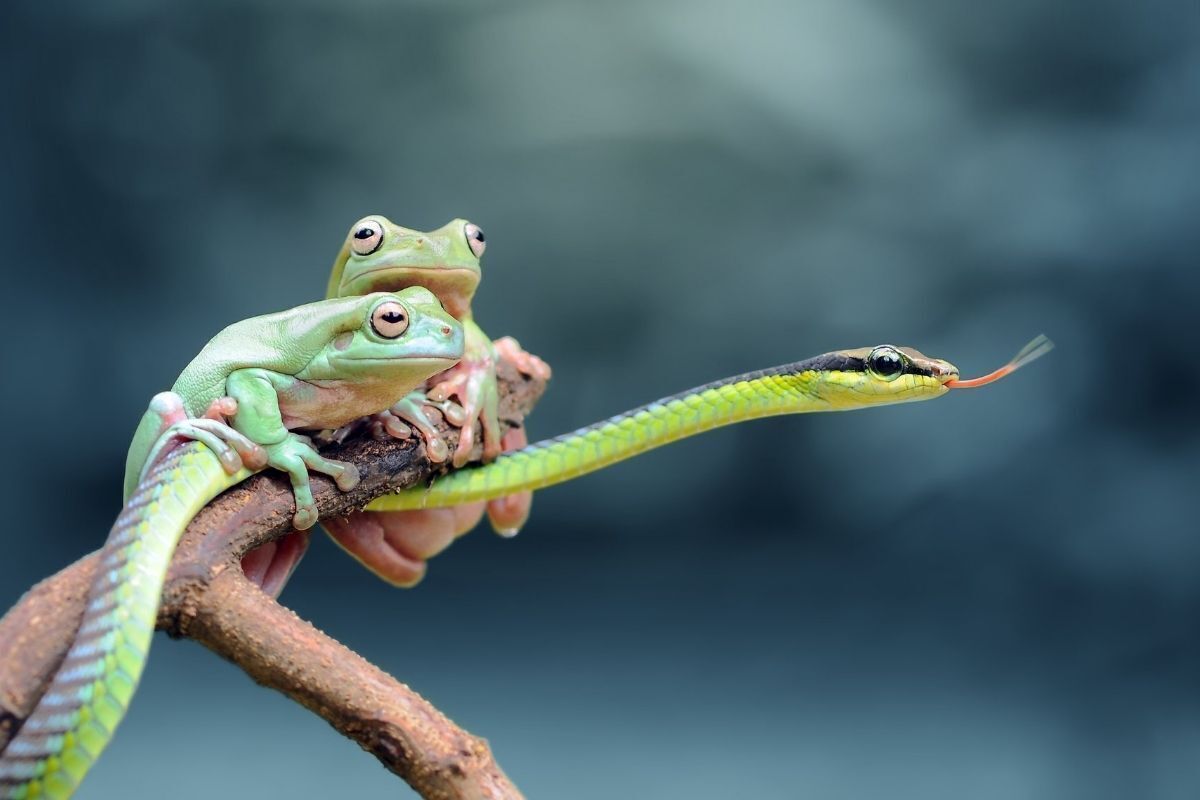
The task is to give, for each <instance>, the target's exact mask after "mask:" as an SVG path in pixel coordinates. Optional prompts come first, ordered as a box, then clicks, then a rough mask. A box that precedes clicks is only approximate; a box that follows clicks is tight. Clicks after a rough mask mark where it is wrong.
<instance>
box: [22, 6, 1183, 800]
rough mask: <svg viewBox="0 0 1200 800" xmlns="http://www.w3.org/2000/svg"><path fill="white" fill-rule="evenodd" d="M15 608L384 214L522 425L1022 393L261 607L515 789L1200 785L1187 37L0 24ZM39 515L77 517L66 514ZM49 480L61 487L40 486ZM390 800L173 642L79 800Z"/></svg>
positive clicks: (352, 571)
mask: <svg viewBox="0 0 1200 800" xmlns="http://www.w3.org/2000/svg"><path fill="white" fill-rule="evenodd" d="M0 103H2V106H0V165H2V167H0V171H2V174H3V180H2V181H0V212H2V213H0V253H2V254H3V255H2V257H0V264H2V265H3V270H4V284H3V285H4V288H3V290H2V291H0V297H2V298H3V299H2V301H0V303H2V305H0V311H2V313H3V320H4V331H5V335H4V336H3V337H2V338H0V341H2V342H3V344H2V347H3V367H4V368H3V379H2V380H3V388H4V391H3V392H2V393H0V404H2V406H0V419H3V420H4V422H5V428H4V430H5V447H6V452H7V453H8V454H9V455H8V456H7V457H6V458H5V459H4V472H5V474H4V476H3V482H2V484H0V486H2V487H3V489H2V491H3V497H2V498H0V502H3V505H4V507H5V509H7V512H8V518H7V520H6V524H5V526H4V532H3V534H2V536H3V545H2V547H0V605H4V606H6V605H8V604H10V603H11V602H13V601H15V600H16V599H17V597H18V596H19V595H20V593H21V592H22V591H23V590H24V589H25V588H26V587H27V586H28V585H30V584H31V583H32V582H33V581H35V580H36V579H38V578H41V577H42V576H45V575H47V574H49V573H51V572H53V571H54V570H56V569H58V568H59V567H61V566H63V565H64V564H66V563H67V562H68V561H70V560H72V559H74V558H76V557H78V556H80V555H82V554H83V553H85V552H87V551H89V550H91V549H93V548H94V547H96V546H97V545H98V544H99V543H100V541H101V540H102V538H103V536H104V534H105V532H106V530H107V528H108V525H109V523H110V521H111V519H112V518H113V516H114V515H115V513H116V510H117V507H118V499H119V494H120V480H121V468H122V464H123V459H124V448H125V443H126V437H127V436H128V435H129V433H130V432H131V431H132V429H133V427H134V424H135V423H136V420H137V418H138V416H139V414H140V413H141V410H142V408H143V407H144V405H145V402H146V400H147V399H148V398H149V397H150V395H151V394H153V393H154V392H156V391H158V390H160V389H163V388H165V387H167V386H168V385H169V384H170V383H171V381H172V379H173V378H174V376H175V374H176V373H177V372H178V370H179V369H180V368H181V367H182V366H183V365H184V364H185V363H186V361H187V360H188V359H189V358H190V357H191V355H192V354H193V353H194V352H195V351H196V350H197V349H198V348H199V347H200V346H201V345H202V344H203V343H204V341H205V340H206V339H207V338H208V337H209V336H210V335H212V334H213V333H214V332H215V331H216V330H218V329H219V328H220V327H222V326H223V325H225V324H227V323H229V322H231V321H234V320H236V319H239V318H242V317H245V316H249V315H252V314H256V313H261V312H265V311H268V310H274V309H278V308H282V307H287V306H290V305H294V304H298V303H301V302H305V301H308V300H312V299H316V298H318V297H319V296H320V295H321V293H322V290H323V289H324V285H325V279H326V274H327V271H328V268H329V265H330V262H331V260H332V257H333V255H334V253H335V251H336V250H337V247H338V244H339V243H340V241H341V239H342V237H343V236H344V234H345V231H346V229H347V228H348V227H349V225H350V224H351V223H352V222H353V221H354V220H356V219H357V218H358V217H360V216H362V215H364V214H366V213H372V212H377V213H384V214H386V215H388V216H390V217H391V218H393V219H395V220H397V221H399V222H401V223H403V224H407V225H411V226H414V227H418V228H426V229H427V228H431V227H435V226H439V225H441V224H443V223H444V222H445V221H446V220H448V219H450V218H452V217H455V216H465V217H468V218H470V219H472V220H473V221H475V222H477V223H478V224H480V225H481V226H483V228H484V229H485V230H486V232H487V235H488V244H489V249H488V253H487V255H486V258H485V264H484V266H485V279H484V283H483V286H482V289H481V291H480V294H479V296H478V299H477V304H476V310H477V317H478V319H479V320H480V321H481V322H482V324H483V326H484V328H485V329H486V330H487V331H488V332H490V333H491V334H492V335H494V336H500V335H503V334H512V335H515V336H517V337H518V338H519V339H520V340H521V341H522V342H523V343H524V344H525V345H526V346H527V347H528V348H529V349H530V350H532V351H534V352H536V353H539V354H541V355H542V356H544V357H545V358H547V359H548V360H549V361H550V362H551V363H552V364H553V365H554V367H555V370H556V371H555V378H554V381H553V384H552V387H551V390H550V392H549V393H548V394H547V395H546V397H545V399H544V401H543V402H542V404H541V406H540V407H539V409H538V411H537V414H536V415H535V416H534V417H533V418H532V419H531V421H530V427H531V430H532V432H533V434H534V435H535V436H539V437H540V436H549V435H553V434H557V433H560V432H563V431H566V430H570V429H572V428H574V427H577V426H579V425H582V424H585V423H588V422H591V421H593V420H596V419H599V418H601V417H604V416H607V415H610V414H613V413H616V412H618V411H621V410H623V409H625V408H627V407H630V406H632V405H636V404H638V403H641V402H644V401H647V400H650V399H653V398H655V397H657V396H661V395H664V394H669V393H672V392H675V391H677V390H680V389H683V388H686V387H688V386H692V385H695V384H698V383H703V382H705V381H708V380H710V379H713V378H716V377H719V376H723V375H727V374H732V373H736V372H741V371H744V370H748V369H754V368H758V367H763V366H767V365H771V364H775V363H780V362H786V361H791V360H795V359H798V358H801V357H805V356H809V355H813V354H816V353H820V352H824V351H826V350H830V349H836V348H841V347H850V346H862V345H870V344H877V343H880V342H884V341H891V342H896V343H900V344H908V345H912V346H916V347H918V348H920V349H922V350H924V351H925V352H927V353H930V354H933V355H937V356H941V357H945V358H948V359H950V360H952V361H954V362H956V363H957V364H958V365H959V366H960V367H961V368H962V369H963V370H964V372H965V373H968V374H974V373H981V372H984V371H987V370H990V369H992V368H993V367H995V366H997V365H999V364H1000V363H1002V362H1003V361H1004V360H1005V359H1007V358H1008V357H1009V356H1010V355H1011V354H1012V353H1013V352H1014V351H1016V350H1017V349H1018V348H1019V347H1020V346H1021V345H1022V344H1023V343H1024V342H1025V341H1027V340H1028V339H1029V338H1030V337H1031V336H1033V335H1034V334H1036V333H1039V332H1045V333H1047V334H1048V335H1050V336H1051V337H1052V338H1053V339H1054V340H1055V341H1056V342H1057V344H1058V349H1057V350H1056V351H1055V352H1054V353H1053V354H1052V355H1051V356H1050V357H1048V358H1046V359H1044V360H1043V361H1041V362H1039V363H1037V364H1036V365H1034V366H1032V367H1030V368H1029V369H1028V370H1027V371H1025V372H1023V373H1021V374H1020V375H1018V376H1017V377H1015V378H1013V379H1011V380H1009V381H1006V382H1004V383H1001V384H998V385H996V386H994V387H991V388H989V389H987V390H985V391H978V392H970V393H968V392H964V393H961V394H955V395H952V396H950V397H947V398H945V399H942V400H939V401H937V402H935V403H927V404H923V405H916V406H909V407H897V408H890V409H882V410H876V411H870V412H864V413H855V414H846V415H829V416H823V417H806V418H791V419H787V418H785V419H776V420H769V421H762V422H757V423H754V424H750V425H745V426H740V427H737V428H733V429H727V430H724V431H720V432H716V433H713V434H709V435H706V436H704V437H702V438H700V439H696V440H692V441H689V442H686V443H682V444H679V445H676V446H673V447H671V448H668V449H666V450H662V451H658V452H656V453H653V454H650V455H647V456H645V457H643V458H640V459H638V460H636V461H635V462H631V463H628V464H626V465H623V466H620V467H617V468H614V469H612V470H609V471H607V472H605V473H602V474H597V475H595V476H592V477H589V478H586V479H584V480H580V481H577V482H574V483H571V484H569V485H565V486H562V487H559V488H555V489H552V490H548V491H545V492H543V493H541V494H540V495H539V496H538V498H537V502H536V504H535V507H534V515H533V519H532V520H531V521H530V523H529V525H528V527H527V528H526V530H525V531H524V532H523V533H522V534H521V536H520V537H518V538H517V539H515V540H513V541H502V540H499V539H497V538H496V537H493V536H492V535H491V534H490V533H487V532H486V531H484V530H480V531H477V532H476V533H475V534H473V535H471V536H469V537H467V538H466V539H464V540H462V541H460V542H459V543H457V544H456V545H455V546H454V547H453V548H452V549H451V550H450V551H448V552H447V553H446V554H445V555H443V556H442V557H440V558H439V559H437V560H436V561H435V562H434V563H433V564H432V568H431V570H430V575H429V577H428V579H427V580H426V582H425V583H424V584H423V585H422V586H421V587H420V588H418V589H416V590H414V591H410V592H404V591H398V590H394V589H391V588H389V587H387V586H385V585H383V584H382V583H380V582H378V581H377V580H375V579H374V578H373V577H371V576H370V575H369V574H367V573H365V572H364V571H363V570H362V569H360V568H359V567H358V566H357V565H356V564H355V563H353V562H352V561H350V560H349V559H347V558H346V557H345V556H343V555H342V554H341V553H340V552H339V551H338V550H336V549H335V548H334V547H332V546H331V545H329V544H328V543H327V542H325V541H323V540H318V541H317V542H316V543H315V545H314V547H313V549H312V551H311V552H310V554H309V556H308V558H307V559H306V561H305V562H304V564H303V565H302V567H301V569H300V571H299V572H298V573H297V575H296V576H295V578H294V580H293V582H292V584H291V585H290V586H289V587H288V589H287V591H286V593H285V595H284V598H283V599H284V601H285V602H286V603H287V604H288V605H290V606H291V607H293V608H295V609H296V610H297V611H298V612H299V613H300V614H301V615H302V616H304V617H306V618H308V619H310V620H312V621H313V622H315V623H316V624H317V625H318V626H320V627H321V628H322V629H324V630H326V631H328V632H329V633H331V634H332V635H334V636H335V637H337V638H339V639H340V640H341V641H343V642H345V643H347V644H348V645H350V646H351V647H353V648H355V649H356V650H358V651H359V652H360V653H362V654H363V655H364V656H366V657H367V658H369V659H370V660H372V661H374V662H375V663H377V664H379V665H380V666H381V667H383V668H385V669H387V670H388V671H389V672H391V673H392V674H394V675H396V676H398V677H399V678H401V679H402V680H404V681H407V682H408V683H410V684H411V685H412V686H413V687H415V688H416V689H418V690H419V691H420V692H422V693H423V694H424V695H425V696H426V697H428V698H429V699H430V700H432V701H433V702H434V703H435V704H436V705H438V706H439V707H440V708H442V709H444V710H445V711H446V712H447V713H449V714H450V715H451V716H452V717H453V718H454V719H455V720H457V721H458V722H460V723H461V724H463V725H464V726H465V727H467V728H468V729H470V730H471V731H473V732H475V733H478V734H480V735H483V736H486V737H487V738H488V739H489V740H490V741H491V743H492V745H493V747H494V749H495V751H496V754H497V756H498V758H499V760H500V762H501V764H502V765H503V766H504V767H505V768H506V769H507V771H508V772H509V774H510V775H511V776H512V777H513V778H514V780H515V781H516V782H517V783H518V784H519V785H520V786H521V787H522V788H523V789H524V790H525V791H526V792H527V793H528V794H529V795H530V796H531V797H534V798H550V797H556V798H580V799H581V800H587V799H588V798H611V797H646V798H658V797H688V798H729V797H756V798H801V797H805V798H809V797H814V798H884V797H886V798H922V800H928V799H930V798H973V799H976V800H989V799H990V798H996V799H997V800H1014V799H1016V798H1036V799H1040V798H1046V799H1047V800H1070V799H1071V798H1089V800H1094V799H1097V798H1193V797H1196V796H1197V795H1198V794H1200V638H1198V637H1200V524H1198V522H1197V512H1196V493H1197V488H1198V486H1197V481H1198V479H1200V463H1198V449H1197V443H1198V442H1197V439H1198V435H1197V425H1196V413H1195V409H1196V397H1197V391H1198V389H1200V378H1198V376H1200V361H1198V360H1197V353H1198V351H1197V347H1196V317H1197V314H1198V313H1200V302H1198V301H1200V297H1198V294H1200V279H1198V278H1197V271H1196V267H1197V255H1196V254H1197V247H1198V245H1200V233H1198V230H1200V228H1198V226H1197V210H1198V209H1200V180H1198V178H1200V144H1198V142H1200V14H1198V12H1197V8H1196V6H1195V5H1194V4H1193V3H1186V2H1167V1H1166V0H1151V1H1150V2H1143V3H1127V2H1111V1H1109V0H1100V1H1099V2H1087V3H1083V2H1040V1H1035V0H1013V2H1007V3H988V4H975V3H962V2H952V1H951V0H891V2H888V1H887V0H811V1H810V2H783V1H782V0H776V1H775V2H770V1H767V2H749V3H730V2H718V1H717V0H697V1H696V2H683V1H682V0H680V1H679V2H654V3H637V2H608V3H590V2H507V3H506V2H473V1H470V0H462V1H461V2H450V1H443V2H404V3H400V2H382V1H376V2H372V1H370V0H350V1H349V2H340V3H332V2H329V3H324V2H316V1H315V0H300V1H299V2H269V1H268V0H255V1H254V2H240V3H234V2H211V3H203V4H201V3H182V2H149V1H148V0H111V1H110V2H104V3H94V2H78V3H65V2H44V3H42V2H39V3H33V2H10V3H5V4H3V7H2V8H0ZM51 487H53V489H52V488H51ZM64 490H65V491H64ZM214 775H220V776H221V777H222V778H223V779H226V780H228V781H230V784H229V786H230V788H229V791H228V793H227V794H228V796H230V797H265V798H271V797H288V798H316V797H331V796H337V797H341V796H350V795H351V794H352V793H358V795H361V796H376V795H378V796H397V795H401V796H403V795H406V794H407V793H408V790H407V789H406V788H405V787H403V786H402V785H401V784H399V782H398V781H397V780H396V779H395V778H394V777H392V776H391V775H390V774H388V773H386V772H385V771H384V770H383V769H382V768H380V767H379V766H378V765H377V763H376V762H375V761H374V760H373V759H371V758H370V757H369V756H367V755H365V754H363V753H362V752H360V751H359V750H358V749H357V747H356V746H355V745H353V744H351V743H349V742H347V741H346V740H343V739H342V738H340V737H339V736H337V735H336V734H335V733H333V731H332V730H331V729H329V728H328V727H327V726H326V725H325V724H324V723H323V722H322V721H320V720H319V719H317V718H315V717H313V716H311V715H310V714H308V713H307V712H305V711H304V710H302V709H300V708H299V707H297V706H294V705H292V704H291V703H290V702H288V701H286V700H285V699H283V698H282V697H280V696H277V695H274V694H272V693H270V692H268V691H266V690H263V689H259V688H258V687H256V686H254V685H253V684H252V683H251V682H250V681H249V680H248V679H247V678H245V677H244V676H243V675H242V674H241V673H240V672H238V671H237V670H236V669H235V668H233V667H231V666H230V665H228V664H226V663H224V662H222V661H220V660H219V659H217V658H216V657H215V656H213V655H211V654H210V653H208V652H207V651H204V650H202V649H201V648H199V647H197V646H195V645H193V644H190V643H186V642H171V641H168V640H166V639H162V640H160V641H158V643H157V645H156V647H155V650H154V653H153V656H152V658H151V663H150V667H149V670H148V673H147V676H146V679H145V682H144V688H143V689H142V691H141V693H140V694H139V695H138V697H137V701H136V702H135V703H134V706H133V709H132V713H131V714H130V717H129V719H128V721H127V722H126V723H125V725H124V726H123V727H122V729H121V731H120V734H119V736H118V737H117V739H116V741H115V744H114V745H113V746H112V748H111V749H110V750H109V751H108V752H107V753H106V755H105V756H104V758H103V759H102V760H101V762H100V764H99V766H98V767H97V769H96V770H95V772H94V774H93V775H92V776H91V778H90V779H89V780H88V782H87V784H86V785H85V787H84V790H83V791H82V792H81V793H80V797H81V798H116V797H131V798H134V797H137V798H141V797H145V798H150V797H163V796H170V797H173V798H199V797H204V796H206V794H205V791H204V787H205V786H206V785H208V784H207V783H206V781H208V780H211V779H212V778H213V777H214Z"/></svg>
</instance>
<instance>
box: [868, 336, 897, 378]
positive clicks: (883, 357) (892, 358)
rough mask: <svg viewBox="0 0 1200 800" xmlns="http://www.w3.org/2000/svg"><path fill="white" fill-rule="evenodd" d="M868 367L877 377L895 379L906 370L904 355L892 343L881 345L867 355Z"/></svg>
mask: <svg viewBox="0 0 1200 800" xmlns="http://www.w3.org/2000/svg"><path fill="white" fill-rule="evenodd" d="M867 369H868V370H870V372H871V374H872V375H874V376H875V377H876V378H879V379H881V380H885V381H894V380H896V378H899V377H900V375H901V374H902V373H903V372H904V356H902V355H900V351H898V350H897V349H896V348H894V347H892V346H891V345H887V344H885V345H880V346H879V347H876V348H875V349H874V350H872V351H871V354H870V355H869V356H867Z"/></svg>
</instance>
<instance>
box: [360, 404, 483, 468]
mask: <svg viewBox="0 0 1200 800" xmlns="http://www.w3.org/2000/svg"><path fill="white" fill-rule="evenodd" d="M431 408H436V409H437V410H438V411H439V412H440V413H441V415H442V416H443V417H444V418H445V419H446V421H447V422H449V423H450V424H451V425H454V426H455V427H458V426H461V425H462V424H463V421H464V420H465V419H466V414H465V413H464V411H463V409H462V406H460V405H458V404H457V403H455V402H453V401H451V400H440V401H439V400H433V399H431V398H430V397H429V396H427V395H426V393H425V390H424V389H415V390H413V391H411V392H409V393H408V394H406V395H405V396H404V397H402V398H400V399H399V400H397V401H396V403H395V404H394V405H392V407H391V408H389V409H388V410H387V411H383V412H381V413H379V414H375V415H374V416H372V417H371V425H372V428H373V429H374V430H375V432H376V433H379V432H386V433H387V434H388V435H390V436H393V437H395V438H397V439H407V438H408V437H409V436H411V435H412V429H413V428H415V429H416V431H417V433H418V434H420V436H421V439H422V440H423V441H424V442H425V454H426V456H428V458H429V460H430V461H432V462H433V463H435V464H440V463H442V462H443V461H445V460H446V459H447V458H449V457H450V448H449V447H448V446H447V445H446V440H445V439H443V438H442V434H441V433H440V432H439V431H438V429H437V427H436V425H435V423H434V421H433V419H432V418H431V417H430V416H429V411H428V409H431Z"/></svg>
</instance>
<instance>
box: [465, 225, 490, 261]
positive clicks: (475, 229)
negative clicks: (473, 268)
mask: <svg viewBox="0 0 1200 800" xmlns="http://www.w3.org/2000/svg"><path fill="white" fill-rule="evenodd" d="M463 233H464V234H466V236H467V244H469V245H470V246H471V252H472V253H474V254H475V257H476V258H480V257H482V256H483V251H484V250H486V249H487V245H486V244H484V242H485V241H486V239H485V238H484V235H483V228H481V227H479V226H478V225H476V224H475V223H474V222H468V223H467V224H466V225H465V226H463Z"/></svg>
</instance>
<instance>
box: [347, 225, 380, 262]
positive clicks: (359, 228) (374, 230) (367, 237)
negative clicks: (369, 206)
mask: <svg viewBox="0 0 1200 800" xmlns="http://www.w3.org/2000/svg"><path fill="white" fill-rule="evenodd" d="M381 244H383V226H382V225H380V224H379V223H378V222H376V221H375V220H373V219H370V218H368V219H364V220H361V221H360V222H357V223H355V225H354V228H353V229H352V232H351V234H350V248H351V249H352V250H353V251H354V252H355V253H357V254H358V255H360V256H366V255H370V254H371V253H374V252H375V251H376V250H378V249H379V245H381Z"/></svg>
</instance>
